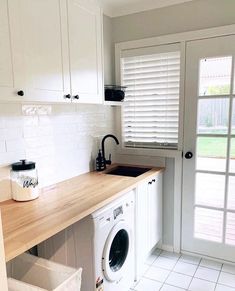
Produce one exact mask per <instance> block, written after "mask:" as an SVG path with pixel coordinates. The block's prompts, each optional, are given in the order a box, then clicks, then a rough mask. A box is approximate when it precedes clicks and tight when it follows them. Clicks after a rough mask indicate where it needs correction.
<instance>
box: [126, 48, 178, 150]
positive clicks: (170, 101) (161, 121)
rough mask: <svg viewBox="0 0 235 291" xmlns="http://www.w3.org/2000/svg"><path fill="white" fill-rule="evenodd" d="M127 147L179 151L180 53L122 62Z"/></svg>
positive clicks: (161, 54)
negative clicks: (174, 149)
mask: <svg viewBox="0 0 235 291" xmlns="http://www.w3.org/2000/svg"><path fill="white" fill-rule="evenodd" d="M121 64H122V85H123V86H126V87H127V88H126V96H125V101H124V106H123V107H122V108H123V121H124V122H123V136H124V144H125V146H128V147H150V148H151V147H152V148H159V147H160V148H176V147H177V143H178V120H179V87H180V52H179V51H177V52H167V53H158V54H154V55H146V56H145V55H142V56H135V57H126V58H123V59H122V62H121Z"/></svg>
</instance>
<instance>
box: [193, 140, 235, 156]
mask: <svg viewBox="0 0 235 291" xmlns="http://www.w3.org/2000/svg"><path fill="white" fill-rule="evenodd" d="M226 152H227V138H223V137H199V138H198V141H197V155H198V156H201V157H218V158H225V157H226ZM231 156H232V157H233V158H235V139H233V140H232V142H231Z"/></svg>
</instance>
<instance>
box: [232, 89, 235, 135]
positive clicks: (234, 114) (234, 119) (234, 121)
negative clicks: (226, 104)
mask: <svg viewBox="0 0 235 291" xmlns="http://www.w3.org/2000/svg"><path fill="white" fill-rule="evenodd" d="M234 90H235V89H234ZM232 134H235V98H233V109H232Z"/></svg>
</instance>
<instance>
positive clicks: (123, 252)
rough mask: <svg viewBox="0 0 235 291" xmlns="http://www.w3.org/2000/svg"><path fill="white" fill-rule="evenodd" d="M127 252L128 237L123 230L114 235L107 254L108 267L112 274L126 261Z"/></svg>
mask: <svg viewBox="0 0 235 291" xmlns="http://www.w3.org/2000/svg"><path fill="white" fill-rule="evenodd" d="M128 250H129V235H128V233H127V231H126V230H125V229H121V230H119V231H118V233H117V234H116V235H115V237H114V239H113V242H112V244H111V248H110V252H109V266H110V269H111V270H112V271H113V272H117V271H119V270H120V269H121V267H122V266H123V264H124V263H125V261H126V258H127V254H128Z"/></svg>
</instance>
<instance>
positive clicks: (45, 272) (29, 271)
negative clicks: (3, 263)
mask: <svg viewBox="0 0 235 291" xmlns="http://www.w3.org/2000/svg"><path fill="white" fill-rule="evenodd" d="M7 269H8V277H9V278H8V288H9V291H80V288H81V273H82V270H81V269H79V270H76V269H73V268H70V267H67V266H64V265H60V264H57V263H54V262H51V261H48V260H45V259H42V258H38V257H35V256H32V255H29V254H22V255H20V256H18V257H17V258H15V259H14V260H12V261H11V262H10V263H9V265H8V268H7Z"/></svg>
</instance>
